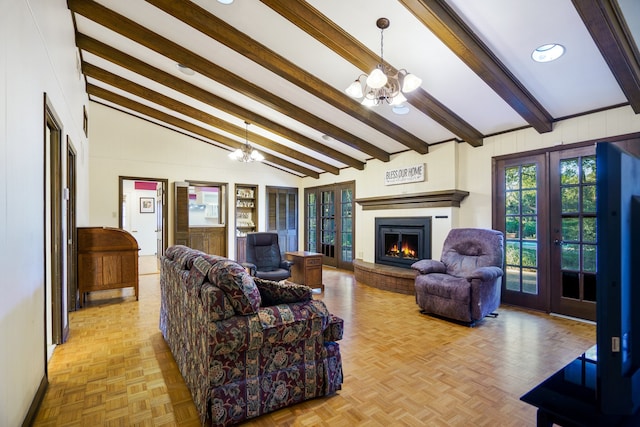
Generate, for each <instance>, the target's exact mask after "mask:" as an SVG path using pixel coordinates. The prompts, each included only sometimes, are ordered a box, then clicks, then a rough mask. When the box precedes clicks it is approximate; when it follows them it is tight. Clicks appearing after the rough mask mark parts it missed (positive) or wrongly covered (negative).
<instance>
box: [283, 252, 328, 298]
mask: <svg viewBox="0 0 640 427" xmlns="http://www.w3.org/2000/svg"><path fill="white" fill-rule="evenodd" d="M284 256H285V259H287V260H288V261H292V262H293V266H292V267H291V278H290V279H289V280H291V281H292V282H295V283H300V284H302V285H307V286H309V287H310V288H312V289H318V288H320V289H321V290H323V291H324V285H323V284H322V254H320V253H317V252H308V251H293V252H285V254H284Z"/></svg>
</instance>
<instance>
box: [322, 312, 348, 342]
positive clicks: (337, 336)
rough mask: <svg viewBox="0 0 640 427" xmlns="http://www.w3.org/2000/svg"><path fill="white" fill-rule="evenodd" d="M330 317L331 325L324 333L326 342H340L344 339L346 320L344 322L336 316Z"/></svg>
mask: <svg viewBox="0 0 640 427" xmlns="http://www.w3.org/2000/svg"><path fill="white" fill-rule="evenodd" d="M330 316H331V319H330V320H329V325H328V326H327V329H325V330H324V333H323V336H324V340H325V341H340V340H341V339H342V335H343V334H344V320H342V319H341V318H339V317H338V316H336V315H335V314H331V315H330Z"/></svg>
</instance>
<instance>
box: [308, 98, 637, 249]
mask: <svg viewBox="0 0 640 427" xmlns="http://www.w3.org/2000/svg"><path fill="white" fill-rule="evenodd" d="M634 132H640V115H636V114H634V113H633V110H632V109H631V107H620V108H616V109H613V110H610V111H603V112H599V113H593V114H589V115H586V116H582V117H578V118H573V119H568V120H564V121H561V122H558V123H555V124H554V126H553V131H552V132H548V133H545V134H539V133H537V132H536V131H535V130H533V129H531V128H529V129H523V130H519V131H514V132H509V133H505V134H502V135H498V136H494V137H490V138H485V140H484V144H483V146H481V147H472V146H470V145H469V144H467V143H456V142H448V143H445V144H439V145H436V146H432V147H430V151H429V153H427V154H424V155H419V154H416V153H415V152H406V153H402V154H398V155H394V156H392V157H391V161H389V162H388V163H383V162H380V161H377V160H373V161H369V162H367V165H366V167H365V169H364V170H363V171H358V170H355V169H347V170H344V171H341V172H340V175H339V176H337V177H336V176H335V175H330V174H323V175H322V176H321V177H320V179H319V180H315V179H312V178H305V179H304V180H303V183H302V185H303V187H315V186H318V185H328V184H332V183H336V182H342V181H350V180H355V181H356V196H355V197H356V198H366V197H374V196H385V195H392V194H411V193H420V192H428V191H439V190H451V189H458V190H464V191H468V192H469V193H470V194H469V196H467V197H466V198H465V199H464V200H463V201H462V203H461V205H460V208H432V209H388V210H369V211H363V210H362V207H360V206H359V205H357V206H356V212H355V215H356V225H355V230H356V240H355V247H356V258H360V259H363V260H364V261H367V262H374V260H375V253H374V243H375V242H374V241H375V236H374V233H373V230H374V218H375V217H376V216H380V217H390V216H400V217H402V216H433V222H432V228H433V234H432V257H433V258H434V259H438V258H439V257H440V254H441V251H442V243H443V242H444V238H445V237H446V235H447V233H448V231H449V229H451V228H452V227H486V228H490V227H491V225H492V224H491V197H492V188H491V185H492V183H491V167H492V157H494V156H500V155H505V154H511V153H515V152H522V151H529V150H535V149H539V148H544V147H550V146H553V145H558V144H571V143H576V142H582V141H589V140H593V139H597V138H604V137H611V136H617V135H625V134H629V133H634ZM418 163H425V164H426V169H427V179H426V181H424V182H420V183H411V184H401V185H394V186H385V185H384V182H383V178H384V172H385V171H387V170H390V169H395V168H398V167H403V166H411V165H415V164H418ZM301 197H303V196H301ZM301 203H303V201H302V199H301ZM301 206H303V205H302V204H301ZM435 216H447V218H446V219H436V218H435ZM301 227H302V225H301ZM301 229H302V228H301Z"/></svg>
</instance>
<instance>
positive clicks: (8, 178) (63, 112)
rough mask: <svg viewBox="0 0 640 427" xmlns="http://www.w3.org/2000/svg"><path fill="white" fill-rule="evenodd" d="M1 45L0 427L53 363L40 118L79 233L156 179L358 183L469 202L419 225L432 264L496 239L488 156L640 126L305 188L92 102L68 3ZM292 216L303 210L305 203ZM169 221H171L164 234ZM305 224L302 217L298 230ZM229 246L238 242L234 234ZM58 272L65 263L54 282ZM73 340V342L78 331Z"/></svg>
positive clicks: (563, 128) (585, 124) (6, 32)
mask: <svg viewBox="0 0 640 427" xmlns="http://www.w3.org/2000/svg"><path fill="white" fill-rule="evenodd" d="M0 40H2V41H1V42H0V46H2V48H1V49H0V51H2V55H0V82H2V84H0V99H2V100H3V102H2V103H0V124H1V125H0V129H2V131H1V133H0V141H1V144H0V147H2V148H1V151H2V153H3V156H2V158H3V168H2V172H1V173H2V182H3V183H4V185H3V186H2V187H0V199H2V201H3V204H2V205H3V209H1V210H0V222H1V223H2V224H3V225H2V227H1V228H0V236H2V242H3V244H2V245H1V248H2V249H0V251H1V254H2V256H0V259H1V260H2V261H1V262H2V266H3V267H4V269H3V271H4V272H5V273H4V274H3V278H2V280H1V281H0V284H1V288H2V292H3V298H2V300H1V301H0V339H1V340H2V342H3V343H7V345H3V349H2V350H1V351H0V362H1V363H0V366H1V367H0V384H2V385H1V386H0V424H2V425H19V424H21V423H22V422H23V420H25V419H26V418H27V416H28V413H29V410H30V407H31V405H32V403H33V400H34V397H35V396H36V395H37V394H38V392H39V390H40V389H41V388H42V387H43V383H44V382H46V381H44V380H46V375H47V364H46V361H47V359H48V357H49V356H50V354H51V353H52V352H53V351H55V350H54V349H52V348H51V349H44V348H43V343H45V342H47V338H48V337H47V336H46V333H45V332H44V331H45V330H46V328H45V323H46V322H45V318H46V315H45V314H44V313H43V312H44V310H45V307H46V306H47V302H48V301H49V300H48V298H50V296H51V295H49V294H50V282H51V277H50V275H49V274H48V271H49V270H48V268H50V267H47V265H48V263H50V262H51V258H50V244H51V241H50V237H49V236H50V231H51V223H50V222H47V218H49V215H48V214H46V212H47V210H48V208H49V207H50V205H49V204H48V203H49V202H48V201H47V197H48V196H47V195H48V194H49V190H47V189H45V183H47V182H48V181H47V180H48V178H47V176H48V174H47V173H46V168H47V167H48V165H49V163H48V160H49V159H50V153H49V152H48V148H45V144H44V143H43V140H44V139H45V138H46V132H45V127H46V126H44V125H43V122H44V121H45V119H44V116H45V113H44V112H45V106H46V105H48V106H49V107H50V111H51V112H52V113H53V114H52V116H54V118H56V119H57V121H58V122H59V123H60V124H61V127H62V129H63V131H62V135H63V138H62V141H59V142H60V143H61V145H62V146H63V147H65V150H66V147H67V146H69V147H71V149H72V150H73V151H74V152H75V158H76V180H77V192H76V203H77V204H76V225H77V226H111V227H117V226H118V210H119V206H118V179H119V177H121V176H129V177H131V176H135V177H148V178H164V179H167V180H168V181H169V182H171V183H172V182H175V181H185V180H194V181H205V182H224V183H228V184H229V185H230V186H233V185H234V184H236V183H255V184H257V185H258V186H259V191H260V193H261V194H264V191H265V187H266V186H267V185H269V186H282V187H294V188H298V189H299V195H300V198H302V194H303V190H304V189H305V188H309V187H315V186H320V185H328V184H333V183H336V182H347V181H354V182H355V183H356V198H370V197H385V196H393V195H397V194H408V195H411V194H414V193H425V192H435V191H442V190H453V189H459V190H464V191H468V192H469V195H468V196H467V197H466V198H465V199H464V201H463V202H462V203H461V205H460V207H459V208H458V207H438V208H426V209H421V215H422V214H424V215H428V216H432V217H434V218H435V217H439V218H440V219H438V222H437V223H436V224H435V225H434V230H433V236H432V238H433V240H432V246H433V253H432V257H433V258H434V259H437V258H438V257H439V255H440V252H439V251H440V250H441V248H442V243H443V241H444V238H445V236H446V234H447V231H448V230H449V229H451V228H454V227H489V228H490V227H492V218H493V209H494V206H493V203H492V200H493V192H494V189H493V184H492V176H493V175H492V174H493V167H494V163H493V158H494V157H496V156H502V155H507V154H513V153H519V152H528V151H531V150H538V149H547V148H550V147H555V146H560V145H570V144H573V143H582V142H588V141H595V140H598V139H607V138H614V137H618V136H621V135H634V134H638V133H639V132H640V117H639V116H638V115H637V114H635V113H634V111H633V108H632V107H631V106H630V105H626V104H625V105H620V106H612V107H611V108H609V109H606V110H603V111H597V112H591V113H589V114H585V115H581V116H578V117H569V118H565V119H563V120H559V121H557V122H554V124H553V130H552V131H551V132H547V133H538V132H537V131H536V130H534V129H532V128H529V127H527V128H523V129H517V130H512V131H510V132H505V133H500V134H496V135H493V136H488V137H486V138H484V139H483V141H482V142H483V144H482V146H480V147H473V146H471V145H469V144H467V143H465V142H459V141H457V140H455V139H453V140H447V141H443V142H440V143H438V144H434V145H431V146H430V147H429V153H427V154H418V153H416V152H414V151H403V152H399V153H397V154H393V155H392V156H391V159H390V161H389V162H382V161H380V160H375V159H372V160H368V161H367V162H366V167H365V168H364V169H363V170H357V169H356V168H345V169H342V170H340V173H339V174H338V175H334V174H330V173H323V174H320V176H319V178H317V179H316V178H312V177H304V178H300V177H298V176H296V175H294V174H291V173H287V172H285V171H282V170H280V169H277V168H274V167H271V166H268V165H266V164H255V163H253V164H240V163H238V162H234V161H232V160H231V159H229V158H228V153H229V151H228V150H225V149H222V148H219V147H216V146H213V145H211V144H208V143H206V142H204V141H202V140H200V139H198V138H195V137H192V136H189V135H186V134H184V133H180V132H175V131H173V130H170V129H168V128H166V127H163V126H158V125H156V124H153V123H151V122H150V121H148V120H142V119H139V118H136V117H134V116H133V115H131V114H127V113H126V112H123V111H119V110H117V109H114V108H111V107H110V106H108V105H105V104H104V103H97V102H91V101H89V97H88V95H87V91H86V87H85V79H84V77H83V75H82V72H81V69H80V58H79V55H78V49H77V48H76V44H75V34H74V25H73V22H72V19H71V15H70V11H69V9H68V8H67V5H66V4H65V2H64V1H46V2H45V1H29V0H20V1H13V2H10V4H9V5H6V7H5V9H4V13H3V16H2V18H0ZM349 77H350V76H349ZM65 153H66V151H65ZM61 158H62V161H61V165H60V166H61V168H62V170H66V167H67V166H68V164H67V160H66V159H67V156H66V155H62V153H61ZM415 164H424V165H425V168H426V174H425V180H424V181H422V182H417V183H407V184H402V185H401V186H384V185H382V183H383V177H384V174H385V172H386V171H388V170H391V169H394V168H402V167H407V166H413V165H415ZM66 182H67V178H66V177H65V178H64V179H63V182H62V183H61V185H62V186H63V187H64V185H66ZM170 199H171V197H170ZM299 206H303V204H302V199H300V203H299ZM265 212H266V207H265V206H264V205H262V206H259V215H258V217H259V219H260V222H259V224H258V227H259V228H261V229H264V225H265V222H264V221H265V218H264V217H265ZM378 214H379V212H376V211H375V210H363V209H361V208H358V210H357V211H356V213H355V215H356V217H357V222H356V232H355V236H356V240H355V247H356V250H355V256H356V258H360V259H363V260H365V261H370V262H373V259H374V253H373V247H374V236H373V233H372V230H373V227H374V222H375V217H376V215H378ZM413 214H414V210H413V209H398V210H396V211H394V215H396V216H410V215H413ZM171 215H172V213H171V209H169V216H170V220H169V221H168V223H169V227H170V230H169V235H171V227H172V225H171V224H172V216H171ZM64 220H66V214H63V215H62V217H61V218H60V221H61V223H63V224H65V223H66V221H64ZM302 220H303V219H302V215H301V222H300V230H302V227H303V225H302V224H303V222H302ZM61 229H62V240H63V241H64V240H65V237H66V236H67V235H68V230H67V229H66V226H65V225H63V226H61ZM229 233H230V234H229V236H230V237H233V234H232V233H233V232H232V231H231V230H230V231H229ZM228 240H229V245H228V253H229V254H233V253H235V249H236V248H235V243H234V239H232V238H229V239H228ZM301 246H302V245H301ZM63 253H64V251H63ZM65 266H66V261H63V264H62V270H63V271H64V267H65ZM62 276H64V274H62ZM414 314H415V316H418V313H414ZM501 320H502V319H499V320H498V321H501ZM63 326H66V327H67V328H68V327H69V325H63ZM445 329H446V328H445ZM70 330H71V333H73V325H71V327H70ZM446 330H448V329H446ZM9 343H10V344H9Z"/></svg>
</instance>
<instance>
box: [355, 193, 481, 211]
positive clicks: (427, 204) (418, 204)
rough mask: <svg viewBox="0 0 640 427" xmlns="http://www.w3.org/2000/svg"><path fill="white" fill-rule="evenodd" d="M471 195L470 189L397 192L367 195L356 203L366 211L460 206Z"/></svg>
mask: <svg viewBox="0 0 640 427" xmlns="http://www.w3.org/2000/svg"><path fill="white" fill-rule="evenodd" d="M468 195H469V192H468V191H462V190H443V191H430V192H427V193H412V194H397V195H393V196H379V197H365V198H361V199H356V203H358V204H359V205H361V206H362V209H363V210H365V211H368V210H375V209H407V208H442V207H456V208H459V207H460V202H461V201H462V200H463V199H464V198H465V197H467V196H468Z"/></svg>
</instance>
